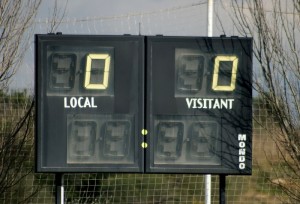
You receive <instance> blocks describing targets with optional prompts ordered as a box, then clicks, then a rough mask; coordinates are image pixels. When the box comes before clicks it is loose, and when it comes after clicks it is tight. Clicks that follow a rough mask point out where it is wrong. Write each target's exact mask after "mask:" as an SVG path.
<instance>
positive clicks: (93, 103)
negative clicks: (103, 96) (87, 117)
mask: <svg viewBox="0 0 300 204" xmlns="http://www.w3.org/2000/svg"><path fill="white" fill-rule="evenodd" d="M97 107H98V106H97V105H95V101H94V97H92V108H97Z"/></svg>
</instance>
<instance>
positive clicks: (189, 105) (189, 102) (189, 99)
mask: <svg viewBox="0 0 300 204" xmlns="http://www.w3.org/2000/svg"><path fill="white" fill-rule="evenodd" d="M185 100H186V103H187V105H188V108H191V105H192V102H193V99H192V98H186V99H185Z"/></svg>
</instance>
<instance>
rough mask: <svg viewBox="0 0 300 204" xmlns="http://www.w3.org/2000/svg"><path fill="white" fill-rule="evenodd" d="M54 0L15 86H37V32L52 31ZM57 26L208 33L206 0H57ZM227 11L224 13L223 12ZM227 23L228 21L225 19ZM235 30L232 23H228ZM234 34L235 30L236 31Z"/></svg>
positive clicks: (105, 31) (77, 30)
mask: <svg viewBox="0 0 300 204" xmlns="http://www.w3.org/2000/svg"><path fill="white" fill-rule="evenodd" d="M54 5H55V1H54V0H42V4H41V6H40V8H39V11H38V14H37V17H36V19H35V20H34V25H33V28H32V29H31V31H32V30H33V33H32V40H31V41H30V42H29V43H30V44H29V49H28V50H27V52H26V56H25V58H24V61H23V63H22V64H21V66H20V68H19V69H18V71H17V73H16V75H15V77H14V78H13V80H12V83H11V84H10V88H12V89H24V88H26V89H31V90H33V87H34V34H45V33H49V32H50V29H49V28H50V24H51V19H53V13H54V12H53V10H54V9H53V8H54ZM57 8H58V9H57V15H56V16H57V17H56V18H55V19H56V21H57V22H59V23H57V25H58V26H57V27H55V29H54V30H53V31H51V32H54V33H56V32H62V33H63V34H87V35H123V34H132V35H138V34H141V35H157V34H162V35H168V36H206V35H207V0H184V1H183V0H127V1H124V0H110V1H107V0H89V1H82V0H68V1H67V0H58V1H57ZM220 8H222V7H221V6H220V2H219V0H215V3H214V21H213V22H214V29H213V33H214V36H218V35H220V34H223V33H222V31H221V27H220V26H219V24H218V23H217V21H218V20H217V19H218V18H217V15H221V16H222V19H223V18H225V16H226V15H225V14H224V10H223V11H221V9H220ZM223 14H224V15H223ZM225 22H226V21H225ZM225 27H226V28H227V29H228V30H229V31H230V32H232V29H231V28H232V26H225ZM233 34H234V33H233Z"/></svg>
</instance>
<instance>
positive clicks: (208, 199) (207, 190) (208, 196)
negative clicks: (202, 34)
mask: <svg viewBox="0 0 300 204" xmlns="http://www.w3.org/2000/svg"><path fill="white" fill-rule="evenodd" d="M213 5H214V1H213V0H208V2H207V36H208V37H212V36H213ZM205 204H211V175H210V174H207V175H205Z"/></svg>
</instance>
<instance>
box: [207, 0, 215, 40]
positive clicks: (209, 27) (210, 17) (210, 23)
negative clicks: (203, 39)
mask: <svg viewBox="0 0 300 204" xmlns="http://www.w3.org/2000/svg"><path fill="white" fill-rule="evenodd" d="M207 10H208V11H207V36H208V37H212V36H213V12H214V0H208V2H207Z"/></svg>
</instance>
